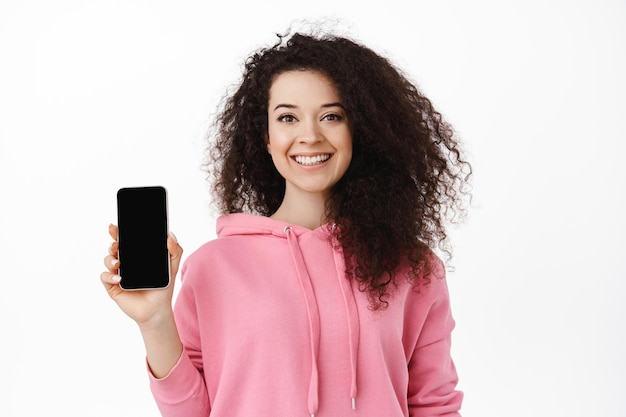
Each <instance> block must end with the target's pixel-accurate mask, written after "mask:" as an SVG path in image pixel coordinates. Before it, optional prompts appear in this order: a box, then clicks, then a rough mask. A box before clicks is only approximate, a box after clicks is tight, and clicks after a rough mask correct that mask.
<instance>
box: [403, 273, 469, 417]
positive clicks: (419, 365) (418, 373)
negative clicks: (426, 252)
mask: <svg viewBox="0 0 626 417" xmlns="http://www.w3.org/2000/svg"><path fill="white" fill-rule="evenodd" d="M438 269H439V271H441V273H439V274H436V275H439V276H438V277H433V278H432V282H431V283H430V285H429V286H428V287H425V288H424V289H423V291H425V292H428V293H429V294H428V296H427V298H426V299H422V300H420V301H426V300H430V303H428V302H427V303H426V304H429V308H428V310H427V311H426V313H425V318H424V319H423V322H422V323H423V324H422V329H421V331H420V334H419V337H418V340H417V344H416V347H415V350H414V351H413V355H412V357H411V359H410V361H409V387H408V405H409V416H411V417H426V416H428V417H435V416H437V417H443V416H446V417H453V416H454V417H458V416H460V414H459V410H460V408H461V403H462V401H463V393H462V392H461V391H457V390H456V385H457V382H458V377H457V373H456V369H455V367H454V362H453V361H452V358H451V356H450V345H451V333H452V329H453V328H454V319H453V318H452V314H451V311H450V298H449V294H448V288H447V284H446V280H445V275H444V274H445V269H444V267H443V265H440V268H438ZM426 288H428V289H426Z"/></svg>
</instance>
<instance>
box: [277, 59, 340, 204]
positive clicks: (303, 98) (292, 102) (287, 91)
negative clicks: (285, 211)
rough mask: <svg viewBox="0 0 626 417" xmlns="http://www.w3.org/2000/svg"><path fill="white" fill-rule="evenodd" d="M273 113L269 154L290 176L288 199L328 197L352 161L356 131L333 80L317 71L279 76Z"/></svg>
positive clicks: (281, 172) (286, 174) (283, 174)
mask: <svg viewBox="0 0 626 417" xmlns="http://www.w3.org/2000/svg"><path fill="white" fill-rule="evenodd" d="M267 113H268V114H267V116H268V132H267V138H266V142H267V150H268V152H269V153H270V154H271V156H272V160H273V162H274V165H275V166H276V169H277V170H278V172H279V173H280V174H281V175H282V176H283V178H285V181H286V190H285V197H288V196H293V195H294V194H302V193H305V194H309V195H310V194H315V195H319V196H321V197H323V198H326V197H327V195H328V193H329V191H330V189H331V187H332V186H334V185H335V184H336V183H337V181H339V179H341V177H342V176H343V175H344V174H345V172H346V170H347V169H348V166H349V165H350V161H351V159H352V129H351V126H350V123H349V121H348V119H347V117H346V112H345V109H344V107H343V105H342V103H341V100H340V99H339V94H338V93H337V90H336V88H335V86H334V85H333V83H332V82H331V80H330V79H329V78H328V77H326V76H325V75H323V74H321V73H319V72H315V71H304V70H302V71H288V72H284V73H282V74H280V75H278V76H277V77H276V78H275V79H274V82H273V83H272V85H271V87H270V91H269V102H268V109H267Z"/></svg>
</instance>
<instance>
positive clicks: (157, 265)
mask: <svg viewBox="0 0 626 417" xmlns="http://www.w3.org/2000/svg"><path fill="white" fill-rule="evenodd" d="M117 217H118V219H117V220H118V228H119V229H118V240H119V260H120V276H121V277H122V281H121V282H120V286H121V287H122V288H124V289H127V290H135V289H149V288H163V287H167V286H168V284H169V280H170V277H169V254H168V252H167V233H168V228H167V196H166V191H165V188H163V187H135V188H121V189H120V190H119V191H118V192H117Z"/></svg>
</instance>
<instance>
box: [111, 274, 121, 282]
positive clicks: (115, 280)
mask: <svg viewBox="0 0 626 417" xmlns="http://www.w3.org/2000/svg"><path fill="white" fill-rule="evenodd" d="M111 280H112V281H113V282H120V281H121V280H122V277H120V276H119V275H113V276H112V277H111Z"/></svg>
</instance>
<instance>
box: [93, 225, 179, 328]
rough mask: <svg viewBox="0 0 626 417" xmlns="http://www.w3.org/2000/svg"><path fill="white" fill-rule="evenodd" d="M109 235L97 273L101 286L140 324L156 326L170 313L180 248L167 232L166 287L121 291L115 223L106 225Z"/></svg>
mask: <svg viewBox="0 0 626 417" xmlns="http://www.w3.org/2000/svg"><path fill="white" fill-rule="evenodd" d="M109 235H111V238H113V243H111V246H110V247H109V254H108V255H107V256H106V257H105V258H104V265H105V267H106V269H107V271H105V272H103V273H102V274H101V275H100V279H101V281H102V284H103V285H104V288H105V289H106V290H107V292H108V294H109V296H110V297H111V298H112V299H113V300H114V301H115V302H116V303H117V305H118V306H119V307H120V308H121V309H122V311H123V312H124V313H126V314H127V315H128V316H129V317H130V318H132V319H133V320H135V321H136V322H137V324H138V325H139V326H140V327H145V326H149V327H150V326H154V327H158V326H159V322H160V321H162V320H163V319H166V318H169V317H170V316H171V314H172V296H173V292H174V282H175V277H176V274H177V273H178V267H179V265H180V259H181V256H182V254H183V248H181V247H180V245H179V244H178V242H177V241H176V238H175V237H174V235H173V234H172V233H170V236H169V237H168V238H167V249H168V251H169V254H170V285H169V286H168V287H167V288H162V289H153V290H138V291H125V290H123V289H122V288H121V287H120V285H119V282H120V276H119V274H118V271H119V267H120V261H119V260H118V241H117V226H115V225H112V224H111V225H109Z"/></svg>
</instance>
